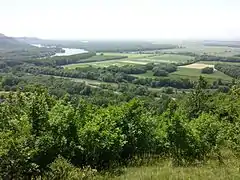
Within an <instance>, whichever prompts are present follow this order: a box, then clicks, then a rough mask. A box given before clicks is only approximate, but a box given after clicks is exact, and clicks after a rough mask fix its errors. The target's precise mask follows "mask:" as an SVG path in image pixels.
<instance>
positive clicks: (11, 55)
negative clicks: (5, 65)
mask: <svg viewBox="0 0 240 180" xmlns="http://www.w3.org/2000/svg"><path fill="white" fill-rule="evenodd" d="M60 52H64V50H63V49H62V48H57V47H56V48H44V47H41V48H37V47H31V46H29V47H28V48H17V49H7V50H1V52H0V60H1V61H25V60H31V59H35V58H44V57H50V56H52V55H54V54H56V53H60Z"/></svg>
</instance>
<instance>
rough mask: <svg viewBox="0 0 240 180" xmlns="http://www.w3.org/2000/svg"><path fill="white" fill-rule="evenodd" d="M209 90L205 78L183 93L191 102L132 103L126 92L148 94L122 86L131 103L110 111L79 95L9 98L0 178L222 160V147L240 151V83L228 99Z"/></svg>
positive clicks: (0, 130)
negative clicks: (165, 160)
mask: <svg viewBox="0 0 240 180" xmlns="http://www.w3.org/2000/svg"><path fill="white" fill-rule="evenodd" d="M206 87H207V82H206V81H205V80H204V79H203V78H202V77H200V79H199V82H198V83H197V84H196V85H195V89H194V91H193V92H192V93H189V94H186V95H184V96H185V97H184V98H185V99H188V100H187V101H184V103H182V102H183V101H179V100H178V99H175V100H172V101H171V102H170V103H169V99H165V100H164V97H162V98H161V99H159V100H158V99H155V100H154V101H148V100H147V98H146V97H145V98H144V99H141V98H136V99H133V100H131V99H132V97H134V95H133V96H130V95H129V94H127V93H126V92H124V91H125V90H126V89H131V88H132V91H138V90H139V91H141V92H145V93H146V92H147V91H145V90H143V89H141V88H142V87H137V89H135V87H131V88H130V87H128V85H127V84H125V85H119V88H121V89H122V93H125V94H123V96H129V97H128V98H129V99H128V101H129V102H124V101H123V100H121V99H119V100H118V101H117V103H116V104H114V103H113V104H112V105H111V104H108V105H105V106H101V105H99V104H98V103H96V102H95V103H90V102H89V101H85V100H84V98H83V97H81V99H79V97H78V96H65V97H64V98H59V99H55V98H54V97H52V96H50V95H49V94H48V92H47V91H46V90H44V89H42V88H40V87H37V88H35V89H34V88H33V89H32V91H31V92H25V93H23V92H15V93H9V94H8V95H6V96H4V97H3V101H2V102H1V104H0V118H1V122H0V160H1V161H0V176H1V177H2V178H3V179H16V178H17V179H26V178H43V179H44V178H45V179H77V178H80V179H81V178H82V179H84V178H91V177H93V175H94V172H93V171H92V170H91V168H96V169H98V170H103V169H109V168H113V167H116V166H117V165H123V164H127V163H128V162H129V161H132V160H133V158H134V157H136V156H138V157H144V156H145V155H146V154H149V155H150V156H160V157H164V156H169V157H171V158H172V160H173V162H174V164H175V165H178V166H179V165H185V164H189V163H195V162H196V161H204V160H208V159H209V158H211V157H213V156H215V157H217V158H218V160H219V162H222V161H223V158H222V154H221V149H224V148H228V149H229V150H231V151H232V152H233V153H234V154H236V155H238V154H239V152H240V141H239V137H240V135H239V134H240V131H239V129H240V128H239V127H240V121H239V118H240V113H239V106H240V100H239V99H240V98H239V96H240V93H239V92H240V90H239V88H238V87H237V86H236V85H235V86H233V87H232V89H231V90H230V92H229V93H228V94H226V93H225V94H224V93H218V92H215V93H210V92H207V91H206V90H205V88H206ZM98 91H99V90H98ZM101 93H106V94H107V93H109V92H108V91H106V92H104V91H102V92H101ZM139 94H141V93H140V92H139ZM114 97H116V96H114ZM96 98H97V97H95V99H94V100H95V101H97V99H96ZM107 98H110V95H109V94H108V95H106V96H105V95H104V96H103V98H102V99H107ZM140 99H141V100H140ZM185 99H184V100H185ZM109 102H110V101H109ZM164 103H166V104H164ZM93 104H95V105H93ZM167 105H168V109H167V110H166V107H167ZM155 106H162V107H161V108H160V107H159V109H157V108H155ZM84 167H89V168H87V169H85V168H84Z"/></svg>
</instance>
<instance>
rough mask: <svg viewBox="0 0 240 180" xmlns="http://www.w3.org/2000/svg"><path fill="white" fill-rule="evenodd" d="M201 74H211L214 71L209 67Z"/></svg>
mask: <svg viewBox="0 0 240 180" xmlns="http://www.w3.org/2000/svg"><path fill="white" fill-rule="evenodd" d="M201 72H202V74H212V73H213V72H214V69H213V68H211V67H205V68H203V69H202V70H201Z"/></svg>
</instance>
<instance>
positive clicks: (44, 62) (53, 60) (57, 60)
mask: <svg viewBox="0 0 240 180" xmlns="http://www.w3.org/2000/svg"><path fill="white" fill-rule="evenodd" d="M95 55H96V53H94V52H87V53H82V54H76V55H71V56H55V57H50V58H42V59H32V60H27V61H24V62H26V63H30V64H34V65H36V66H63V65H67V64H74V63H77V62H79V61H81V60H84V59H88V58H90V57H92V56H95Z"/></svg>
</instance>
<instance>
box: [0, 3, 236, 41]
mask: <svg viewBox="0 0 240 180" xmlns="http://www.w3.org/2000/svg"><path fill="white" fill-rule="evenodd" d="M239 7H240V0H1V2H0V33H4V34H6V35H8V36H31V37H41V38H54V39H95V38H97V39H156V38H158V39H162V38H164V39H168V38H171V39H175V38H177V39H191V38H198V39H202V38H204V39H217V38H221V39H225V38H230V39H234V38H238V39H240V23H239V18H240V11H239Z"/></svg>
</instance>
